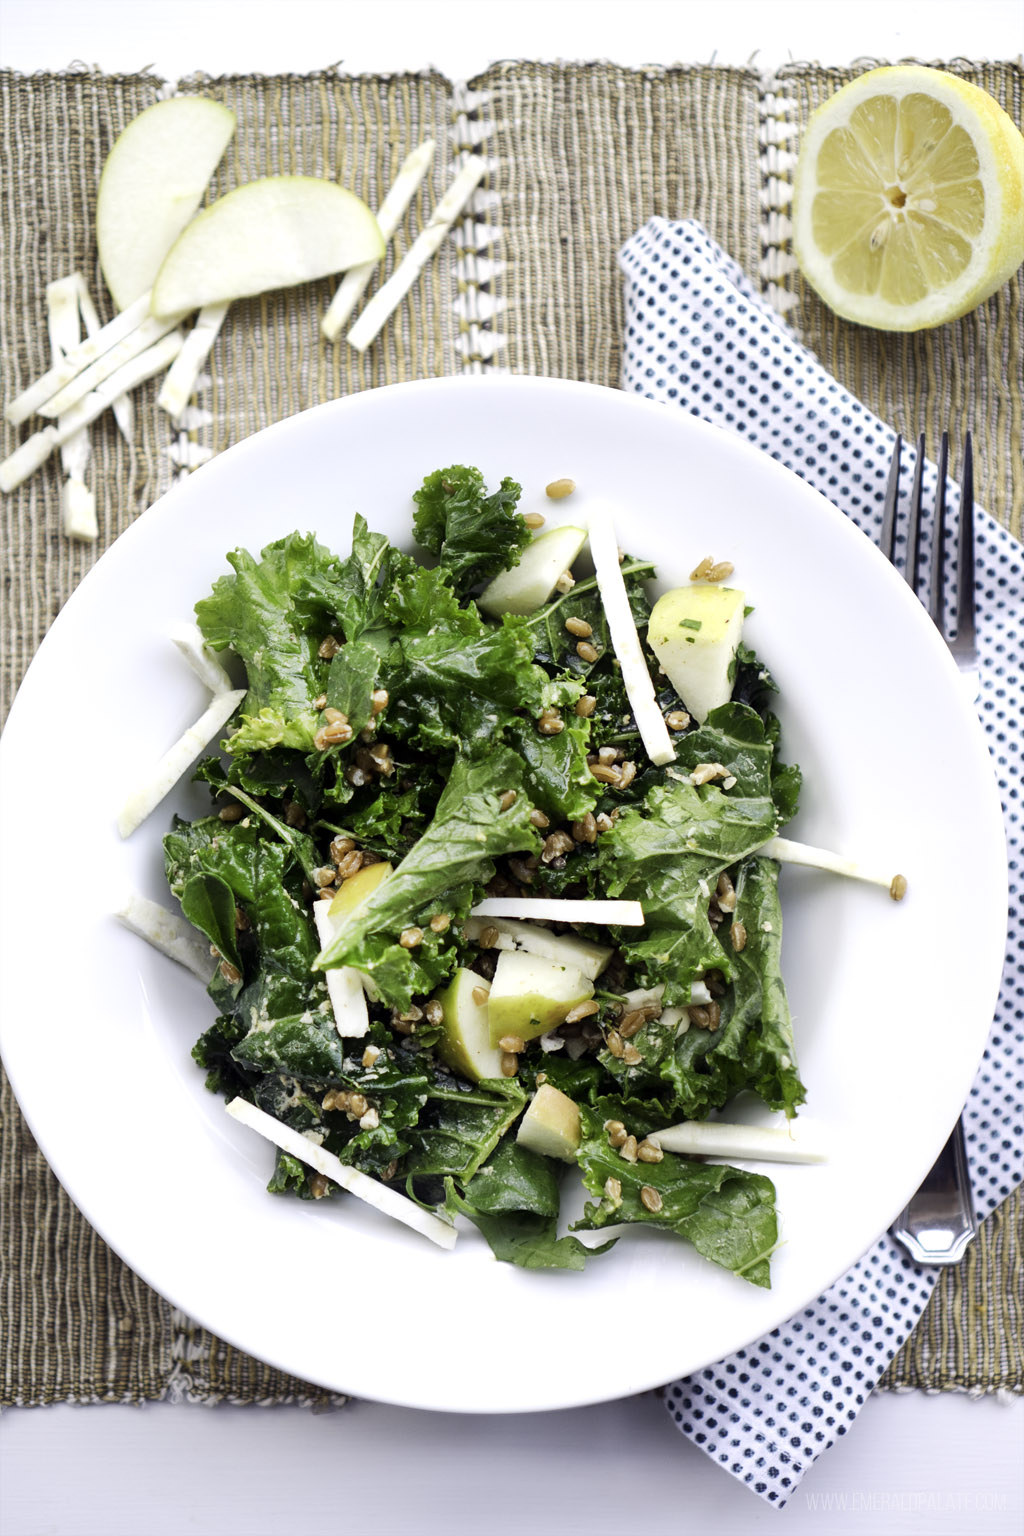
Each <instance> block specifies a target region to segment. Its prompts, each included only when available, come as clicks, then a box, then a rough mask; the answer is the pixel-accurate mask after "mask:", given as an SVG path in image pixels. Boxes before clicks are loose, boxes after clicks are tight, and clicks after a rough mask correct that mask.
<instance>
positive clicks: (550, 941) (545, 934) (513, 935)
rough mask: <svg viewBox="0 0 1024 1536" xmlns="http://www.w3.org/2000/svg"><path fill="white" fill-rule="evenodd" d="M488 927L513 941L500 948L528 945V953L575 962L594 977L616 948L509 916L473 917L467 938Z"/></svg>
mask: <svg viewBox="0 0 1024 1536" xmlns="http://www.w3.org/2000/svg"><path fill="white" fill-rule="evenodd" d="M485 928H496V929H497V931H498V937H499V940H500V939H501V937H502V936H504V937H505V938H506V939H508V940H510V943H507V944H501V943H500V942H499V943H498V944H497V945H495V946H494V947H495V948H497V949H511V948H513V947H514V948H516V949H525V950H526V952H527V954H529V955H542V956H543V958H544V959H545V960H560V961H561V962H562V964H563V965H574V966H575V967H576V969H577V970H580V971H582V972H583V974H584V976H587V977H589V979H590V980H591V981H596V980H597V978H598V976H600V974H601V972H602V971H603V970H604V968H605V966H606V965H607V964H608V962H609V960H610V959H611V957H612V955H613V954H614V953H615V951H614V949H612V948H610V947H608V946H606V945H603V944H592V943H591V942H590V940H589V939H581V938H580V937H579V936H578V934H575V933H561V934H558V933H552V932H551V930H550V929H549V928H538V927H536V926H535V925H534V924H533V923H517V922H515V921H513V920H512V919H510V918H501V917H470V918H469V919H468V921H467V923H466V938H467V939H469V941H470V942H471V943H477V942H478V941H479V939H480V935H481V934H482V933H483V931H484V929H485Z"/></svg>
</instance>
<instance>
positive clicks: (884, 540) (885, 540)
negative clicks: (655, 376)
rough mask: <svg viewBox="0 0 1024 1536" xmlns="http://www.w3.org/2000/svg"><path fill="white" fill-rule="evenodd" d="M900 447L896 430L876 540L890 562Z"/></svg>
mask: <svg viewBox="0 0 1024 1536" xmlns="http://www.w3.org/2000/svg"><path fill="white" fill-rule="evenodd" d="M902 447H903V439H902V437H901V436H900V435H899V433H898V432H897V434H896V442H895V445H894V447H893V450H892V462H891V464H890V465H889V483H888V485H887V486H886V487H885V505H884V506H883V508H882V533H881V537H880V538H879V541H878V547H879V549H880V550H881V551H882V554H883V555H884V556H885V558H886V559H887V560H888V561H889V562H890V564H891V563H892V561H893V557H894V555H895V554H896V507H897V504H898V502H899V495H900V449H901V448H902Z"/></svg>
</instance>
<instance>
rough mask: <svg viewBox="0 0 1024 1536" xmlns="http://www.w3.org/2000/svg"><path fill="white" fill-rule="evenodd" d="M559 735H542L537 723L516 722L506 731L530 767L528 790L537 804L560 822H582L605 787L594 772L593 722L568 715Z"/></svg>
mask: <svg viewBox="0 0 1024 1536" xmlns="http://www.w3.org/2000/svg"><path fill="white" fill-rule="evenodd" d="M564 719H565V726H564V729H563V730H561V731H559V732H558V734H557V735H556V736H542V735H541V734H540V732H539V731H538V730H537V727H536V724H535V722H534V721H533V720H515V721H513V722H512V723H511V724H510V725H509V726H508V728H507V729H506V732H505V739H506V741H507V742H508V744H509V746H511V747H514V748H515V749H516V751H517V752H518V753H519V755H520V757H521V758H522V759H523V762H524V764H525V766H526V788H527V792H528V794H529V796H530V799H531V800H532V801H533V803H534V805H539V806H540V808H541V810H542V811H545V812H546V813H547V815H548V816H550V817H552V818H555V819H556V820H558V821H581V820H582V819H583V817H584V816H585V815H586V814H587V812H588V811H592V810H593V809H594V807H595V805H596V804H597V802H598V799H599V798H600V794H601V786H600V784H599V783H598V782H597V780H596V779H595V778H594V776H593V774H592V773H591V772H590V768H589V765H588V763H587V753H588V751H589V750H590V721H589V720H581V719H579V718H578V717H577V716H575V715H571V714H570V715H566V716H565V717H564Z"/></svg>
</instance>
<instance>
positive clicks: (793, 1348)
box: [619, 218, 1024, 1507]
mask: <svg viewBox="0 0 1024 1536" xmlns="http://www.w3.org/2000/svg"><path fill="white" fill-rule="evenodd" d="M619 263H620V266H621V267H622V270H623V272H624V273H625V277H626V321H627V330H626V348H625V367H624V379H623V383H624V386H625V388H626V389H627V390H629V391H631V392H633V393H635V394H639V395H646V396H648V397H649V398H650V399H652V400H661V401H664V402H665V404H666V405H668V406H674V407H676V408H677V409H682V410H685V411H689V412H690V413H691V415H694V416H700V417H702V418H703V419H704V420H706V421H711V422H714V423H715V424H716V425H718V426H722V427H726V428H728V429H730V430H732V431H734V432H738V433H739V434H740V435H741V436H743V437H745V438H746V439H747V441H748V442H751V443H754V444H755V445H756V446H757V447H759V448H763V449H764V450H765V451H766V452H767V453H769V454H771V456H772V457H773V458H775V459H778V460H779V461H780V462H781V463H783V464H786V465H788V466H789V468H790V469H792V470H795V472H796V473H797V474H798V475H800V476H801V477H802V478H803V479H804V480H806V481H807V483H808V484H809V485H812V486H813V487H814V488H815V489H816V490H818V491H821V492H822V493H823V494H824V495H825V496H827V497H828V499H829V500H830V501H832V502H833V503H834V504H835V505H836V506H837V507H839V508H840V509H841V510H842V511H843V512H845V513H846V514H847V515H848V516H849V517H851V518H852V519H853V520H854V522H855V523H856V524H857V525H858V527H860V528H862V529H863V530H864V531H865V532H866V533H867V534H869V535H870V536H871V537H872V538H873V539H876V540H877V538H878V534H879V530H880V528H881V520H882V501H883V497H884V494H885V486H886V480H887V477H888V470H889V460H890V457H891V454H892V448H893V443H894V440H895V434H894V433H893V432H892V431H890V429H889V428H888V427H887V426H884V425H883V423H882V422H880V421H878V420H877V419H876V418H875V417H874V416H872V415H871V414H870V412H869V411H867V410H865V408H864V406H863V405H861V404H860V402H859V401H857V400H855V399H854V398H853V397H852V396H851V395H849V394H848V393H847V392H846V391H845V390H844V389H843V388H842V387H841V386H840V385H839V384H837V382H836V381H835V379H833V378H832V377H831V375H829V374H828V373H827V372H826V371H825V369H824V368H822V366H821V364H820V363H819V362H818V361H817V360H816V359H815V358H814V357H813V356H812V355H811V353H809V352H808V351H807V350H806V349H805V348H803V347H802V346H801V345H800V344H799V343H798V342H797V341H796V340H795V338H794V337H793V335H792V333H791V332H790V330H789V329H788V327H787V326H786V325H785V324H784V322H783V321H781V320H780V319H779V318H778V316H777V315H776V314H775V313H774V312H773V311H772V310H771V309H769V308H768V307H767V305H766V304H765V302H764V301H763V300H762V299H761V297H760V296H759V294H758V293H757V291H756V290H755V288H754V286H753V285H752V284H751V282H750V281H749V280H748V278H747V277H746V276H745V274H744V273H743V272H742V271H741V269H740V268H739V267H738V266H737V265H736V263H735V262H734V261H732V260H731V258H730V257H728V256H727V255H726V254H725V252H724V251H722V250H721V249H720V247H719V246H717V245H716V244H715V243H714V241H713V240H711V238H710V237H709V236H708V234H707V232H706V231H705V230H704V229H702V228H701V226H700V225H699V224H695V223H693V222H685V223H669V222H668V221H667V220H665V219H660V218H656V219H652V220H651V221H650V223H649V224H646V225H645V226H644V228H643V229H641V230H640V231H639V232H638V233H637V234H636V235H634V236H633V238H632V239H631V240H630V241H628V242H627V244H626V245H625V246H624V247H623V249H622V251H621V252H620V255H619ZM913 461H914V454H913V452H912V451H911V452H905V453H904V462H903V475H904V477H905V484H904V485H903V486H902V490H903V493H904V494H907V493H909V487H910V477H911V475H912V473H913ZM935 483H936V471H935V467H934V465H931V464H928V465H926V466H925V470H924V487H925V505H926V506H929V505H931V504H932V503H933V501H934V492H935ZM958 505H959V492H958V490H957V488H956V487H955V486H952V485H950V486H949V488H948V497H947V506H948V508H949V511H950V514H951V516H952V517H953V518H954V519H955V516H956V513H957V511H958ZM977 516H978V522H977V531H978V594H979V596H978V604H979V608H978V643H979V649H980V653H981V666H982V691H981V699H980V702H979V710H980V713H981V719H982V723H983V725H984V727H985V730H986V733H987V735H988V740H989V746H990V748H991V751H992V757H993V762H994V764H995V768H996V774H997V777H998V780H999V786H1000V790H1001V793H1002V801H1003V806H1004V810H1005V819H1006V833H1007V841H1008V844H1009V860H1010V886H1011V906H1010V931H1009V939H1008V946H1007V958H1006V967H1005V971H1004V974H1003V985H1002V991H1001V994H1000V1002H999V1006H998V1008H997V1011H996V1016H995V1020H994V1022H993V1026H992V1033H991V1035H990V1037H989V1043H988V1047H987V1049H986V1051H985V1056H984V1059H983V1061H982V1064H981V1067H980V1069H979V1072H978V1076H977V1078H976V1080H975V1083H974V1086H973V1088H972V1090H971V1096H970V1099H969V1101H968V1104H967V1107H966V1110H965V1114H964V1119H965V1125H966V1130H967V1144H968V1156H969V1158H970V1164H971V1177H972V1181H973V1187H974V1193H975V1204H976V1207H977V1211H978V1215H979V1217H981V1216H986V1215H987V1214H988V1213H989V1212H990V1211H991V1210H992V1209H993V1208H994V1207H995V1206H996V1205H998V1204H999V1202H1000V1201H1001V1200H1003V1199H1005V1198H1006V1196H1007V1195H1008V1194H1009V1193H1010V1191H1011V1189H1012V1188H1013V1187H1014V1185H1016V1184H1018V1183H1019V1182H1020V1181H1021V1179H1022V1178H1024V1133H1022V1129H1021V1120H1022V1106H1021V1095H1020V1080H1021V1073H1022V1069H1024V911H1022V902H1021V896H1022V888H1021V871H1022V869H1024V850H1022V843H1024V825H1022V810H1021V798H1022V785H1024V774H1022V767H1024V731H1022V727H1021V721H1022V717H1024V667H1022V658H1024V551H1022V549H1021V546H1020V545H1019V544H1018V543H1017V542H1016V540H1015V539H1014V538H1013V537H1012V536H1011V535H1010V534H1009V533H1008V532H1007V531H1006V530H1005V529H1004V528H1002V527H1000V525H999V524H998V523H996V522H995V521H994V520H993V519H992V518H990V517H988V516H987V515H986V514H985V513H982V512H979V513H978V514H977ZM936 1279H937V1272H936V1271H935V1270H934V1269H932V1270H927V1269H921V1268H919V1267H918V1266H917V1265H916V1264H914V1263H913V1262H912V1261H911V1260H910V1259H909V1258H908V1257H907V1255H906V1254H905V1253H904V1251H903V1249H902V1248H901V1247H900V1246H899V1244H897V1243H896V1242H894V1240H893V1239H892V1238H891V1237H889V1236H888V1235H886V1236H885V1237H883V1238H880V1239H879V1241H878V1242H877V1243H876V1244H875V1246H874V1247H873V1248H872V1249H871V1250H870V1251H869V1252H868V1253H867V1254H865V1256H864V1257H863V1258H862V1259H861V1260H860V1261H859V1263H857V1264H855V1265H854V1266H853V1268H852V1269H851V1270H850V1271H849V1272H848V1273H847V1274H845V1275H844V1276H843V1277H842V1279H841V1280H838V1281H837V1282H836V1284H835V1285H834V1286H833V1287H832V1288H831V1290H829V1291H826V1293H825V1294H824V1295H823V1296H819V1298H818V1299H817V1301H815V1302H814V1303H813V1305H811V1306H809V1307H807V1308H806V1310H805V1311H803V1312H802V1313H800V1315H799V1316H797V1317H794V1318H792V1319H791V1320H790V1321H789V1323H787V1324H786V1325H785V1326H784V1327H782V1328H777V1329H776V1330H775V1331H774V1332H773V1333H771V1334H769V1335H768V1336H767V1337H766V1338H763V1339H761V1340H759V1341H758V1342H757V1343H756V1344H752V1345H750V1346H749V1348H747V1349H742V1350H739V1351H738V1352H737V1353H736V1354H735V1355H733V1356H731V1357H730V1358H729V1359H728V1360H722V1361H720V1362H719V1363H718V1364H717V1365H715V1366H709V1367H708V1368H707V1369H706V1370H703V1371H700V1372H699V1373H698V1374H696V1375H695V1376H691V1377H689V1378H688V1379H687V1380H685V1381H677V1382H674V1383H673V1384H672V1385H671V1386H670V1387H669V1388H668V1389H667V1392H666V1397H665V1401H666V1406H667V1407H668V1409H669V1411H670V1413H671V1414H672V1417H673V1418H674V1420H675V1422H676V1424H677V1425H678V1426H679V1428H680V1430H681V1431H682V1433H683V1434H685V1435H687V1436H688V1437H689V1438H690V1439H691V1440H692V1441H693V1442H694V1443H695V1444H696V1445H699V1446H700V1447H701V1449H702V1450H704V1451H706V1452H707V1454H708V1455H709V1456H711V1457H712V1458H713V1459H714V1460H715V1461H717V1462H719V1463H720V1464H721V1465H722V1466H723V1467H725V1468H726V1470H727V1471H729V1472H731V1473H732V1474H733V1476H734V1477H737V1478H740V1479H741V1480H742V1481H743V1482H744V1483H746V1484H747V1485H748V1487H750V1488H752V1489H753V1490H754V1492H756V1493H758V1494H760V1495H761V1497H762V1498H764V1499H765V1500H767V1501H768V1502H770V1503H772V1504H774V1505H776V1506H777V1507H778V1506H781V1505H783V1504H785V1502H786V1500H787V1499H788V1498H789V1496H790V1494H791V1493H792V1492H793V1490H794V1489H795V1488H796V1487H797V1485H798V1484H799V1482H800V1479H801V1478H802V1477H803V1475H804V1473H805V1472H806V1471H807V1470H808V1468H809V1467H810V1466H811V1465H812V1464H813V1463H814V1462H815V1460H816V1459H817V1458H818V1457H819V1456H820V1455H821V1453H822V1451H824V1450H827V1448H828V1447H829V1446H830V1445H832V1444H833V1443H834V1441H835V1440H836V1439H837V1438H838V1437H839V1436H840V1435H842V1434H845V1433H846V1431H847V1429H848V1428H849V1426H850V1425H851V1424H852V1423H853V1421H854V1420H855V1419H856V1417H857V1414H858V1412H859V1410H860V1409H861V1408H862V1407H863V1405H864V1402H865V1400H866V1398H867V1396H868V1394H869V1393H870V1391H871V1390H872V1388H873V1387H874V1385H875V1383H876V1382H877V1381H878V1379H879V1377H880V1376H881V1374H882V1372H883V1370H884V1369H885V1367H886V1366H887V1365H888V1363H889V1361H890V1360H891V1359H892V1357H893V1355H894V1354H895V1353H896V1351H897V1350H898V1349H899V1347H900V1345H901V1344H902V1343H903V1342H904V1340H905V1339H906V1338H907V1337H908V1336H909V1334H910V1332H911V1330H912V1329H913V1327H914V1324H915V1323H916V1321H917V1319H918V1318H919V1317H920V1315H921V1312H922V1311H923V1310H924V1307H925V1304H926V1302H927V1301H928V1298H929V1296H930V1294H931V1291H932V1288H933V1286H934V1285H935V1282H936Z"/></svg>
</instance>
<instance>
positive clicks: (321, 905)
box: [313, 901, 370, 1040]
mask: <svg viewBox="0 0 1024 1536" xmlns="http://www.w3.org/2000/svg"><path fill="white" fill-rule="evenodd" d="M330 905H331V904H330V902H329V901H317V902H314V904H313V921H314V923H315V924H316V931H317V937H318V938H319V940H320V948H321V949H326V948H327V946H328V945H329V944H330V943H332V941H333V940H334V938H335V936H336V935H337V932H338V924H337V923H336V922H335V921H334V919H333V917H332V916H331V913H330ZM324 976H325V977H326V978H327V995H328V997H329V998H330V1000H331V1008H332V1009H333V1010H334V1027H335V1029H336V1030H337V1031H338V1034H339V1035H340V1036H341V1037H342V1039H343V1040H349V1039H352V1040H360V1039H362V1037H363V1035H365V1034H366V1032H367V1030H368V1029H369V1028H370V1015H369V1013H368V1012H367V1009H366V994H365V992H364V991H363V979H362V976H361V975H360V974H359V972H358V971H357V970H356V969H355V968H354V967H353V966H351V965H336V966H334V967H332V968H331V969H329V970H325V971H324Z"/></svg>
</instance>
